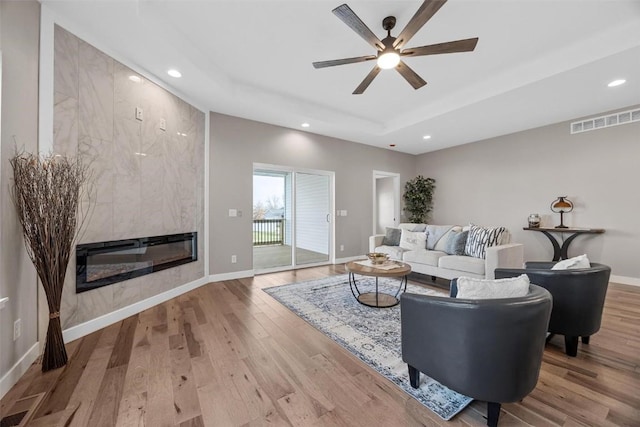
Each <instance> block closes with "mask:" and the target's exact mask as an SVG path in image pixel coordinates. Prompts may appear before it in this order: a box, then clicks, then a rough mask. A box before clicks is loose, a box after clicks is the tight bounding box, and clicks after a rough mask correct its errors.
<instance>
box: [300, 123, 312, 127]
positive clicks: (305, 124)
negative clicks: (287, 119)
mask: <svg viewBox="0 0 640 427" xmlns="http://www.w3.org/2000/svg"><path fill="white" fill-rule="evenodd" d="M300 126H302V127H303V128H308V127H309V126H311V125H310V124H309V123H306V122H305V123H303V124H301V125H300Z"/></svg>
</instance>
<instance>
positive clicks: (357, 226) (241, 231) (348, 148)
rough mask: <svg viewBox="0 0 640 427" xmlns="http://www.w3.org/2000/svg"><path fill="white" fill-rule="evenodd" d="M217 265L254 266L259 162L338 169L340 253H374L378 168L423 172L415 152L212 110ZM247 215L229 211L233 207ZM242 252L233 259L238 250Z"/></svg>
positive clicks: (221, 268) (224, 268)
mask: <svg viewBox="0 0 640 427" xmlns="http://www.w3.org/2000/svg"><path fill="white" fill-rule="evenodd" d="M210 140H211V146H210V179H209V195H210V198H209V200H210V211H209V221H210V239H209V243H210V244H209V247H210V254H209V256H210V258H209V260H210V264H209V265H210V269H211V273H212V274H221V273H231V272H235V271H246V270H251V269H252V268H253V266H252V243H251V239H252V237H251V221H252V219H251V211H252V197H253V188H252V185H253V184H252V182H253V179H252V176H253V163H254V162H256V163H268V164H276V165H281V166H295V167H300V168H307V169H320V170H327V171H334V172H335V189H336V190H335V209H343V210H347V212H348V216H346V217H342V216H340V217H335V221H336V225H335V229H336V240H335V247H336V248H338V249H339V248H340V245H344V251H342V252H340V251H337V250H336V252H335V253H336V258H343V257H350V256H357V255H362V254H364V253H366V252H367V251H368V238H369V235H371V230H372V228H373V170H382V171H386V172H396V173H400V174H401V185H404V182H405V181H406V180H407V179H409V178H411V177H413V176H415V156H412V155H409V154H401V153H396V152H393V151H390V150H384V149H380V148H374V147H370V146H367V145H363V144H356V143H352V142H347V141H343V140H338V139H335V138H329V137H325V136H320V135H316V134H312V133H308V132H301V131H297V130H293V129H287V128H283V127H278V126H272V125H268V124H264V123H259V122H254V121H250V120H244V119H240V118H237V117H231V116H226V115H222V114H216V113H211V126H210ZM232 208H233V209H240V210H242V212H243V215H242V217H229V216H228V210H229V209H232ZM232 254H235V255H237V257H238V262H237V264H231V255H232Z"/></svg>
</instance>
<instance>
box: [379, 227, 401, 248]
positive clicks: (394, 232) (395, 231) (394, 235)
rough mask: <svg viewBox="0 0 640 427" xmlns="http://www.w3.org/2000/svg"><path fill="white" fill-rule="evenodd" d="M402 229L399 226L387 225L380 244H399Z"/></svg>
mask: <svg viewBox="0 0 640 427" xmlns="http://www.w3.org/2000/svg"><path fill="white" fill-rule="evenodd" d="M401 235H402V230H400V229H399V228H391V227H387V234H385V236H384V238H383V239H382V246H400V236H401Z"/></svg>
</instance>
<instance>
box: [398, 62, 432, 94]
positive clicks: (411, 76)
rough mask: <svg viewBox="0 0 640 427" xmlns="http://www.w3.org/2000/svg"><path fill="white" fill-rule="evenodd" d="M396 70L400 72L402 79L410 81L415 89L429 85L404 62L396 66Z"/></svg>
mask: <svg viewBox="0 0 640 427" xmlns="http://www.w3.org/2000/svg"><path fill="white" fill-rule="evenodd" d="M396 70H398V72H399V73H400V74H401V75H402V77H404V79H405V80H406V81H408V82H409V84H410V85H411V86H413V88H414V89H420V88H421V87H422V86H424V85H426V84H427V82H425V81H424V80H423V79H422V77H420V76H419V75H417V74H416V72H415V71H413V70H412V69H411V68H409V66H408V65H407V64H405V63H404V62H403V61H400V63H399V64H398V65H397V66H396Z"/></svg>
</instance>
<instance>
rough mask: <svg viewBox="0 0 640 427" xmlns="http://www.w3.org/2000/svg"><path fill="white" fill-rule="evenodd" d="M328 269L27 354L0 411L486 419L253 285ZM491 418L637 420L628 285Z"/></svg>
mask: <svg viewBox="0 0 640 427" xmlns="http://www.w3.org/2000/svg"><path fill="white" fill-rule="evenodd" d="M340 273H344V269H343V267H342V266H328V267H317V268H310V269H304V270H297V271H288V272H280V273H273V274H265V275H261V276H256V277H255V278H249V279H241V280H230V281H225V282H217V283H210V284H208V285H206V286H203V287H201V288H199V289H196V290H194V291H192V292H189V293H187V294H185V295H182V296H180V297H178V298H175V299H172V300H170V301H168V302H166V303H164V304H160V305H158V306H156V307H154V308H151V309H149V310H146V311H144V312H142V313H139V314H137V315H135V316H132V317H129V318H127V319H125V320H124V321H122V322H119V323H116V324H114V325H111V326H109V327H107V328H104V329H102V330H100V331H97V332H95V333H93V334H91V335H88V336H85V337H83V338H81V339H79V340H76V341H74V342H71V343H69V344H68V345H67V351H68V352H69V355H70V358H69V364H68V365H67V366H66V367H64V368H61V369H58V370H56V371H51V372H48V373H45V374H43V373H41V372H40V365H39V364H37V363H36V364H34V365H33V366H32V367H31V368H30V369H29V370H28V372H27V373H26V374H25V375H24V376H23V378H21V379H20V381H19V382H18V383H17V384H16V385H15V386H14V387H13V388H12V389H11V390H10V391H9V392H8V393H7V395H6V396H5V397H4V398H3V399H2V401H1V402H0V405H1V412H2V414H9V413H15V410H16V408H17V406H18V405H19V404H22V403H21V402H24V401H25V400H24V398H25V397H28V396H33V395H39V393H44V397H43V398H42V399H41V400H39V401H40V402H41V403H40V404H39V406H38V407H37V408H36V409H35V410H34V411H33V414H32V415H30V421H29V423H28V424H27V425H29V426H65V427H67V426H92V427H94V426H153V427H155V426H185V427H186V426H261V425H267V424H268V425H277V426H422V425H424V426H436V425H446V426H484V425H486V419H485V418H484V417H485V415H486V405H485V404H484V403H483V402H473V403H472V404H471V405H470V406H469V407H467V408H466V409H465V410H464V411H462V412H461V413H460V414H458V415H457V416H456V417H454V419H453V420H451V421H449V422H445V421H442V420H441V419H440V418H438V417H437V416H436V415H435V414H433V413H432V412H430V411H429V410H428V409H426V408H424V407H423V406H422V405H421V404H419V403H418V402H417V401H416V400H414V399H413V398H411V397H410V396H408V395H406V394H405V393H404V392H402V391H401V390H400V389H399V388H397V387H396V386H395V385H394V384H392V383H391V382H389V381H388V380H386V379H385V378H383V377H382V376H380V375H379V374H377V373H376V372H375V371H374V370H372V369H371V368H369V367H368V366H367V365H365V364H363V363H362V362H360V361H359V360H358V359H357V358H356V357H354V356H352V355H351V354H350V353H349V352H347V351H346V350H344V349H343V348H342V347H340V346H339V345H337V344H335V343H334V342H333V341H331V340H330V339H329V338H327V337H325V336H324V335H323V334H322V333H320V332H318V331H317V330H316V329H314V328H313V327H311V326H309V325H308V324H307V323H305V322H304V321H303V320H302V319H300V318H299V317H297V316H296V315H294V314H293V313H291V312H290V311H289V310H288V309H287V308H285V307H283V306H282V305H280V304H279V303H278V302H276V301H275V300H274V299H272V298H271V297H270V296H268V295H267V294H266V293H265V292H263V291H262V288H263V287H267V286H273V285H279V284H285V283H291V282H294V281H303V280H310V279H317V278H321V277H325V276H329V275H334V274H340ZM34 400H35V399H34ZM14 407H15V408H14ZM500 425H501V426H520V425H534V426H547V425H560V426H640V288H635V287H631V286H624V285H617V284H611V285H610V287H609V291H608V294H607V300H606V307H605V313H604V318H603V324H602V329H601V330H600V332H598V333H597V334H596V335H594V336H593V337H592V339H591V344H590V345H583V344H579V349H578V357H576V358H570V357H568V356H566V355H565V354H564V352H563V339H562V337H556V338H554V339H553V340H552V341H551V342H550V343H549V344H548V345H547V348H546V350H545V355H544V362H543V365H542V371H541V374H540V379H539V382H538V385H537V387H536V389H535V390H534V391H533V392H532V393H531V394H530V395H529V396H527V397H526V398H525V399H524V400H523V401H521V402H518V403H513V404H505V405H503V410H502V414H501V417H500Z"/></svg>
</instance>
